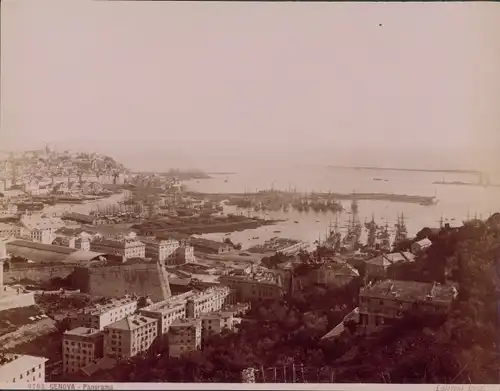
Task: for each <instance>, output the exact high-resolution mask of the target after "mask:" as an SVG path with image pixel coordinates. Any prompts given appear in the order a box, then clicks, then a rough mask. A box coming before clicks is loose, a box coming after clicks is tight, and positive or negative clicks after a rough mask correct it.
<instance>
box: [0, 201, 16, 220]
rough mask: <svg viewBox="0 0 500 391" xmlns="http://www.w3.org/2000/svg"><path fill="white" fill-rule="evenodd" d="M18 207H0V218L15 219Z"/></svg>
mask: <svg viewBox="0 0 500 391" xmlns="http://www.w3.org/2000/svg"><path fill="white" fill-rule="evenodd" d="M17 212H18V210H17V205H16V204H7V205H2V206H0V218H8V217H15V216H16V215H17Z"/></svg>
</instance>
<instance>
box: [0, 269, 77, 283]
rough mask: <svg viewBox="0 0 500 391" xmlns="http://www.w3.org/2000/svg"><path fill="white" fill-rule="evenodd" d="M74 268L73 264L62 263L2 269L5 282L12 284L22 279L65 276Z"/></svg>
mask: <svg viewBox="0 0 500 391" xmlns="http://www.w3.org/2000/svg"><path fill="white" fill-rule="evenodd" d="M74 268H75V266H74V265H64V266H45V267H34V268H22V269H21V268H20V269H11V270H9V271H4V273H3V279H4V283H5V284H14V283H16V282H19V281H22V280H30V281H34V282H45V281H49V280H51V279H53V278H56V277H60V278H66V277H68V276H69V275H70V274H71V273H72V272H73V269H74Z"/></svg>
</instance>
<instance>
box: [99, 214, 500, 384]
mask: <svg viewBox="0 0 500 391" xmlns="http://www.w3.org/2000/svg"><path fill="white" fill-rule="evenodd" d="M497 218H498V216H496V217H495V219H497ZM495 222H496V220H494V219H493V218H492V219H490V220H488V221H487V222H481V223H478V222H476V223H474V224H467V225H465V226H464V227H461V228H459V229H445V230H442V231H441V232H440V233H439V234H437V235H435V236H433V237H432V238H431V240H432V242H433V245H432V246H431V248H430V249H429V251H428V252H427V255H426V256H425V257H421V258H419V259H418V260H417V262H415V263H414V264H413V265H412V266H411V267H407V266H401V267H400V269H398V270H394V273H396V275H397V276H398V278H401V279H408V280H410V279H411V280H420V281H441V282H445V281H448V282H451V283H453V284H455V285H457V286H458V288H459V296H458V299H457V301H456V302H455V303H454V306H453V309H452V311H451V313H450V314H449V315H448V316H437V315H436V316H428V315H425V316H424V315H422V314H419V313H412V314H407V316H406V317H405V318H403V319H402V320H401V321H399V322H396V323H395V324H394V325H393V326H391V328H389V329H386V330H384V331H382V332H380V333H377V334H375V335H373V336H370V337H364V336H359V335H355V334H352V333H349V332H347V333H346V334H344V335H343V336H341V337H340V338H339V339H337V340H335V341H330V342H324V341H322V340H321V339H320V338H321V336H322V335H324V334H325V333H326V332H327V331H328V330H329V329H330V328H332V327H333V326H335V325H336V324H337V323H338V322H339V321H340V320H341V319H342V318H343V316H344V315H345V314H346V313H347V312H348V311H349V310H350V309H351V308H352V307H353V306H355V299H353V298H355V297H356V294H355V292H356V289H357V288H356V287H353V286H350V287H346V288H344V289H342V290H340V291H327V290H325V289H321V288H314V289H311V290H310V291H308V292H300V293H297V294H296V295H295V296H294V298H293V300H288V301H283V302H280V303H264V304H263V305H261V306H259V307H254V309H253V311H252V313H251V314H249V319H248V321H246V322H243V323H242V324H241V326H240V330H239V332H237V333H232V332H227V333H224V334H222V335H221V336H216V337H214V338H212V339H211V340H209V341H208V344H207V346H206V347H205V348H204V350H203V351H200V352H194V353H191V354H189V355H186V356H184V357H182V358H180V359H169V358H168V354H166V351H165V352H164V353H165V354H161V349H160V354H154V355H153V354H151V355H149V356H144V357H140V358H135V359H133V360H131V361H129V362H127V363H122V364H120V365H119V366H118V367H117V368H115V370H114V371H112V372H111V373H107V374H105V375H106V376H109V375H111V377H112V378H113V379H115V380H120V381H170V382H180V381H184V382H207V381H217V382H238V381H240V376H241V370H242V369H244V368H247V367H254V368H257V369H261V368H262V369H264V373H266V368H271V369H270V370H271V372H270V373H271V374H272V369H273V368H275V367H278V368H281V367H283V366H286V365H291V364H292V363H295V364H304V366H305V368H304V371H303V372H302V375H301V376H302V377H303V379H304V380H306V381H308V382H321V381H323V382H331V381H336V382H368V383H371V382H373V383H380V382H392V383H422V382H425V383H496V382H498V375H499V374H498V368H499V367H500V359H499V347H498V325H497V305H498V304H497V303H498V301H497V298H498V286H499V284H498V283H499V281H498V275H497V273H496V267H497V259H500V228H499V224H496V223H495ZM155 353H158V351H157V352H155ZM261 373H262V372H261ZM102 376H104V374H102V373H101V374H97V376H96V379H95V380H98V379H99V377H101V378H102ZM268 376H269V375H268ZM270 379H271V380H270ZM265 380H267V381H274V379H273V378H269V377H266V379H265ZM277 381H283V378H281V379H280V378H278V379H277ZM288 381H290V379H289V378H288Z"/></svg>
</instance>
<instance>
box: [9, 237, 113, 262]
mask: <svg viewBox="0 0 500 391" xmlns="http://www.w3.org/2000/svg"><path fill="white" fill-rule="evenodd" d="M6 248H7V253H8V254H9V255H11V256H16V257H22V258H26V259H29V260H32V261H35V262H40V263H43V262H50V263H54V262H61V263H79V262H89V261H92V260H94V259H100V258H102V257H104V256H106V254H105V253H98V252H94V251H83V250H78V249H76V248H70V247H66V246H55V245H52V244H42V243H36V242H31V241H29V240H17V239H16V240H12V241H10V242H8V243H7V244H6Z"/></svg>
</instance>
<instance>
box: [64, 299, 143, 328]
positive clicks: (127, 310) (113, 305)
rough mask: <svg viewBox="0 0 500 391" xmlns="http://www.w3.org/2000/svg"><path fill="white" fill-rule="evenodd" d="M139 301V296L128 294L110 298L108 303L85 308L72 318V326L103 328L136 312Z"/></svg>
mask: <svg viewBox="0 0 500 391" xmlns="http://www.w3.org/2000/svg"><path fill="white" fill-rule="evenodd" d="M137 301H138V300H137V298H134V297H128V296H126V297H123V298H121V299H110V300H109V302H108V303H107V304H96V305H94V306H92V307H88V308H83V309H82V310H80V311H79V312H78V313H77V314H76V315H75V316H74V317H73V318H71V319H70V324H71V328H77V327H87V328H93V329H97V330H103V329H104V328H105V327H106V326H108V325H110V324H112V323H114V322H117V321H119V320H121V319H123V318H125V317H127V316H129V315H132V314H133V313H135V312H136V311H137Z"/></svg>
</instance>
